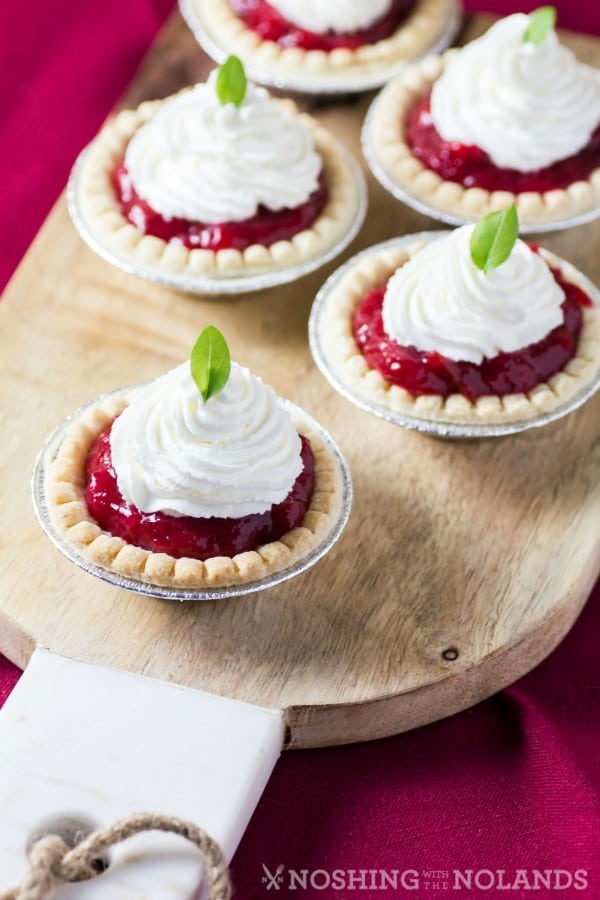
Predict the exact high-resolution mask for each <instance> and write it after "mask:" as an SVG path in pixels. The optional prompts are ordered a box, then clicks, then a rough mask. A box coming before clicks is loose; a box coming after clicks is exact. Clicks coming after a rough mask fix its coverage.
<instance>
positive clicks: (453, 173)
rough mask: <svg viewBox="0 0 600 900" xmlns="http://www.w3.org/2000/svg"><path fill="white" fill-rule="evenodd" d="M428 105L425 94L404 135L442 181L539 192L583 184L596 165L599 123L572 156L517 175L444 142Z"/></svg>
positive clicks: (474, 150) (468, 148)
mask: <svg viewBox="0 0 600 900" xmlns="http://www.w3.org/2000/svg"><path fill="white" fill-rule="evenodd" d="M430 105H431V93H428V94H426V96H424V97H422V98H421V100H419V102H418V103H417V104H416V106H414V107H413V108H412V110H411V111H410V113H409V115H408V119H407V123H406V128H405V136H406V141H407V143H408V145H409V147H410V148H411V150H412V153H413V155H414V156H415V157H416V158H417V159H418V160H420V161H421V162H422V163H423V165H424V166H426V168H428V169H431V171H432V172H436V173H437V174H438V175H439V176H440V178H443V179H444V181H455V182H457V183H458V184H462V185H463V186H464V187H479V188H485V190H488V191H512V193H513V194H521V193H523V192H524V191H539V192H540V193H543V192H544V191H552V190H556V189H559V188H566V187H568V186H569V185H570V184H573V182H575V181H585V180H586V179H587V178H589V176H590V175H591V173H592V172H593V171H594V169H596V168H598V167H599V166H600V123H599V124H598V127H597V128H596V130H595V131H594V133H593V135H592V137H591V139H590V142H589V143H588V144H587V145H586V146H585V147H584V148H583V149H582V150H580V151H579V153H576V154H575V155H574V156H569V157H568V158H567V159H562V160H560V161H559V162H556V163H553V165H551V166H546V168H544V169H538V170H537V171H536V172H518V171H517V170H516V169H501V168H499V167H498V166H495V165H494V164H493V162H492V161H491V159H490V158H489V156H488V155H487V153H486V152H485V150H481V149H480V148H479V147H475V146H472V145H468V144H460V143H458V142H457V141H445V140H444V139H443V138H442V137H441V136H440V134H439V132H438V131H437V129H436V127H435V125H434V124H433V121H432V118H431V112H430Z"/></svg>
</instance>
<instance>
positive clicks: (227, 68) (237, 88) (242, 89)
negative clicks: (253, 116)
mask: <svg viewBox="0 0 600 900" xmlns="http://www.w3.org/2000/svg"><path fill="white" fill-rule="evenodd" d="M247 87H248V81H247V79H246V72H245V71H244V66H243V65H242V62H241V60H239V59H238V58H237V56H230V57H229V59H227V60H226V61H225V62H224V63H223V65H222V66H219V71H218V73H217V97H218V98H219V100H220V101H221V103H222V104H223V106H225V104H226V103H234V104H235V105H236V106H240V104H241V103H242V102H243V100H244V97H245V96H246V89H247Z"/></svg>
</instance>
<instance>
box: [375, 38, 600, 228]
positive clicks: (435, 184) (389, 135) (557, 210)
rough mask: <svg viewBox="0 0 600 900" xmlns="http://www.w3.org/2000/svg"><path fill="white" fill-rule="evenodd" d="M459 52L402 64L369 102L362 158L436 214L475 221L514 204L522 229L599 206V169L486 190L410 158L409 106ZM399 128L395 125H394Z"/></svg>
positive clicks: (584, 212)
mask: <svg viewBox="0 0 600 900" xmlns="http://www.w3.org/2000/svg"><path fill="white" fill-rule="evenodd" d="M457 53H460V49H457V48H454V49H452V50H447V51H446V52H445V53H443V54H441V55H433V56H429V57H427V58H426V59H424V60H422V61H420V62H418V63H415V64H413V65H411V66H407V68H406V70H405V71H404V72H403V73H402V74H401V75H399V76H398V77H397V78H394V80H393V81H391V82H389V84H388V85H387V86H386V87H385V88H384V89H383V90H382V91H381V93H380V94H379V95H378V97H377V98H376V99H375V101H374V103H373V107H372V109H371V111H370V114H369V118H368V127H367V128H366V129H365V135H364V144H365V148H366V150H367V154H368V155H369V156H370V155H371V154H372V155H373V156H374V161H375V163H376V164H377V165H378V166H380V167H381V169H382V171H383V173H384V174H385V175H386V176H387V178H388V179H389V180H390V181H391V182H392V183H393V184H394V185H396V186H397V187H398V188H400V190H402V191H403V192H405V193H406V194H408V195H409V196H412V197H414V199H415V200H417V201H421V202H422V203H424V204H426V206H428V207H431V208H433V209H434V210H437V211H438V212H439V213H441V214H444V215H450V216H457V217H458V218H460V219H461V220H465V221H475V220H477V219H479V218H480V217H481V216H483V215H485V214H486V213H488V212H492V211H494V210H498V209H504V208H505V207H506V206H509V205H510V204H511V203H515V205H516V207H517V212H518V214H519V221H520V222H521V224H522V225H528V226H529V225H531V226H534V225H545V224H550V223H552V222H559V221H562V220H565V219H570V218H576V217H578V216H580V215H585V214H586V213H588V212H591V211H592V210H595V209H597V208H598V207H599V206H600V167H599V168H597V169H595V170H594V171H593V172H592V173H591V174H590V176H589V178H588V179H587V180H585V181H583V180H581V181H575V182H573V184H570V185H569V186H568V187H567V188H557V189H555V190H552V191H545V192H544V193H540V192H539V191H524V192H522V193H520V194H514V193H512V191H488V190H485V189H484V188H479V187H471V188H465V187H463V185H461V184H457V183H455V182H452V181H444V180H443V179H442V178H440V176H439V175H438V174H437V173H436V172H433V171H431V170H430V169H428V168H426V167H425V166H424V165H423V163H422V162H421V161H420V160H418V159H417V158H416V157H415V156H413V154H412V151H411V148H410V147H409V146H408V144H407V143H406V140H405V138H404V123H405V121H406V117H407V115H408V113H409V111H410V110H411V109H412V107H413V106H414V105H415V103H416V102H417V101H418V100H419V99H420V98H421V97H422V96H423V95H424V94H425V93H426V92H427V91H429V90H430V88H431V86H432V85H433V83H434V81H436V80H437V78H439V76H440V75H441V74H442V72H443V71H444V68H445V67H446V65H447V63H448V62H450V61H451V60H452V58H453V57H454V56H455V55H456V54H457ZM399 124H400V125H401V127H398V125H399Z"/></svg>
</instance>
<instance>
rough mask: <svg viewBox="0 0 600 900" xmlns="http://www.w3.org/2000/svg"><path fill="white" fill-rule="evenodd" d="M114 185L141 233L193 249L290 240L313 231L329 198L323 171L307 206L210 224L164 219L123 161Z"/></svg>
mask: <svg viewBox="0 0 600 900" xmlns="http://www.w3.org/2000/svg"><path fill="white" fill-rule="evenodd" d="M112 184H113V188H114V191H115V193H116V195H117V197H118V199H119V203H120V206H121V212H122V213H123V215H124V216H125V218H126V219H127V220H128V221H129V222H131V223H132V225H135V227H136V228H137V229H138V231H141V232H142V233H143V234H151V235H153V236H154V237H158V238H162V240H163V241H180V242H181V243H182V244H184V245H185V246H186V247H188V248H189V249H190V250H197V249H201V250H215V251H216V250H226V249H229V248H233V249H235V250H245V249H246V247H251V246H252V244H262V245H263V246H264V247H270V246H271V244H274V243H276V242H277V241H285V240H289V239H290V238H292V237H293V236H294V235H295V234H299V233H300V232H301V231H304V230H305V229H306V228H310V226H311V225H312V224H313V222H314V221H315V220H316V219H317V218H318V217H319V216H320V215H321V213H322V211H323V209H324V208H325V205H326V204H327V200H328V197H329V194H328V191H327V186H326V183H325V175H324V173H323V172H321V174H320V176H319V184H318V186H317V188H316V189H315V190H314V191H313V193H312V194H311V195H310V197H309V198H308V200H307V201H306V202H305V203H302V204H301V205H300V206H297V207H296V208H295V209H281V210H279V211H278V212H273V211H272V210H270V209H267V208H266V207H264V206H260V207H259V208H258V212H257V213H256V215H254V216H252V217H251V218H250V219H244V220H243V221H242V222H219V223H218V224H213V225H211V224H207V223H205V222H190V221H188V220H187V219H177V218H173V219H165V218H164V217H163V216H161V214H160V213H158V212H156V210H154V209H152V207H151V206H150V204H149V203H146V201H145V200H143V199H142V198H141V197H140V195H139V194H138V193H137V191H136V189H135V187H134V186H133V182H132V180H131V176H130V175H129V172H128V171H127V168H126V166H125V162H124V160H121V162H120V163H119V164H118V165H117V166H116V168H115V169H114V170H113V173H112Z"/></svg>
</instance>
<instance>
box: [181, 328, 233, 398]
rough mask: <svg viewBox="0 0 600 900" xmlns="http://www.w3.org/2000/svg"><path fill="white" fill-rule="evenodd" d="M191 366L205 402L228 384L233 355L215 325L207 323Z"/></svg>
mask: <svg viewBox="0 0 600 900" xmlns="http://www.w3.org/2000/svg"><path fill="white" fill-rule="evenodd" d="M190 368H191V372H192V378H193V379H194V381H195V382H196V385H197V387H198V390H199V391H200V393H201V394H202V397H203V399H204V402H205V403H206V401H207V400H209V399H210V398H211V397H214V396H215V394H218V393H219V391H222V390H223V388H224V387H225V385H226V384H227V381H228V379H229V374H230V372H231V356H230V354H229V347H228V346H227V342H226V340H225V338H224V337H223V335H222V334H221V332H220V331H219V329H218V328H215V326H214V325H207V327H206V328H205V329H204V330H203V331H202V332H201V334H200V336H199V338H198V340H197V341H196V343H195V344H194V348H193V350H192V355H191V358H190Z"/></svg>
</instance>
